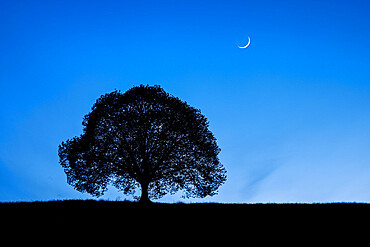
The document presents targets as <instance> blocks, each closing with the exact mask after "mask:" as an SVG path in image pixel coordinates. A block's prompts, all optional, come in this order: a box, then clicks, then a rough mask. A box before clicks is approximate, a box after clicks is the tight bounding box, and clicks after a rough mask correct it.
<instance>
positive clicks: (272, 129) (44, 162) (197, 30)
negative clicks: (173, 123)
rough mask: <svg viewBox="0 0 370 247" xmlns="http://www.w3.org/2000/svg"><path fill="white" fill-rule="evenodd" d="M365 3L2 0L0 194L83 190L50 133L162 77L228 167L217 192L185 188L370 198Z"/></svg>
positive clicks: (61, 134) (235, 194)
mask: <svg viewBox="0 0 370 247" xmlns="http://www.w3.org/2000/svg"><path fill="white" fill-rule="evenodd" d="M369 12H370V4H369V1H357V0H348V1H340V0H335V1H334V0H333V1H326V0H317V1H312V0H309V1H295V0H294V1H284V0H282V1H246V0H244V1H231V0H228V1H215V0H212V1H200V0H196V1H189V0H187V1H140V0H135V1H118V0H117V1H109V0H104V1H92V0H89V1H87V0H86V1H77V0H73V1H37V0H34V1H21V0H20V1H6V0H1V1H0V86H1V97H0V106H1V107H0V201H14V200H26V201H30V200H52V199H72V198H75V199H78V198H91V196H90V195H88V194H81V193H80V192H77V191H75V190H74V189H73V188H72V187H71V186H70V185H68V184H67V182H66V175H65V173H64V171H63V169H62V167H61V166H60V165H59V164H58V154H57V151H58V145H59V144H60V143H61V142H62V141H65V140H67V139H69V138H72V137H74V136H77V135H80V134H81V133H82V125H81V123H82V118H83V116H84V115H85V114H87V113H88V112H89V111H90V109H91V107H92V105H93V104H94V102H95V101H96V99H97V98H99V97H100V95H102V94H105V93H108V92H111V91H113V90H114V89H115V88H117V89H120V90H121V91H123V92H125V91H126V90H128V89H129V88H131V87H132V86H135V85H139V84H150V85H154V84H159V85H161V86H162V87H163V88H164V89H165V90H166V91H167V92H169V93H171V94H173V95H175V96H177V97H179V98H180V99H182V100H184V101H187V102H188V103H189V104H190V105H192V106H194V107H196V108H199V109H201V111H202V113H203V114H204V115H205V116H206V117H207V118H208V120H209V122H210V129H211V131H212V132H213V133H214V135H215V137H216V138H217V140H218V144H219V146H220V148H221V153H220V159H221V162H222V163H223V164H224V166H225V167H226V169H227V171H228V180H227V181H226V183H225V184H224V185H223V186H222V187H220V190H219V194H218V195H217V196H214V197H207V198H205V199H203V200H199V199H192V200H184V201H216V202H331V201H357V202H370V28H369V27H370V15H369ZM248 36H250V38H251V44H250V46H249V47H248V48H247V49H239V48H238V45H240V46H241V45H245V44H246V43H247V41H248ZM102 198H103V199H111V200H115V199H125V196H123V195H122V194H120V193H119V192H117V191H116V190H115V189H114V188H110V189H109V190H108V191H107V193H106V195H104V196H103V197H102ZM179 198H180V197H179V196H178V195H174V196H165V197H164V198H163V199H161V200H160V201H168V202H172V201H177V200H179Z"/></svg>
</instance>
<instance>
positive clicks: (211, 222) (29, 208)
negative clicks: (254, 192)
mask: <svg viewBox="0 0 370 247" xmlns="http://www.w3.org/2000/svg"><path fill="white" fill-rule="evenodd" d="M369 212H370V205H369V204H364V203H328V204H220V203H194V204H185V203H176V204H167V203H152V204H149V205H142V204H139V203H136V202H130V201H102V200H99V201H96V200H66V201H46V202H17V203H0V215H1V216H3V217H2V218H3V219H6V220H8V221H10V222H8V225H9V224H10V225H14V227H15V228H14V229H19V227H24V226H26V228H27V229H33V228H34V227H35V226H36V225H40V226H45V228H46V229H52V231H55V229H60V230H59V231H61V232H63V234H64V231H65V234H67V233H68V232H69V233H70V232H75V233H76V234H78V235H79V234H80V231H83V232H89V234H90V232H94V231H97V232H99V234H92V235H91V238H92V239H94V238H95V237H97V236H100V235H101V234H103V235H102V236H105V235H104V234H108V235H109V236H125V237H127V238H129V237H130V236H134V235H135V234H137V233H138V232H141V234H143V235H148V236H149V237H147V238H149V239H151V240H153V239H156V240H158V241H159V240H162V239H164V240H166V239H167V237H171V236H172V237H173V236H175V238H176V242H177V243H184V241H185V243H190V244H192V243H193V242H194V241H195V242H196V243H199V241H200V240H196V239H201V241H202V243H205V244H206V243H208V242H209V241H211V242H213V243H219V242H220V241H222V242H223V243H229V245H231V246H233V245H234V244H233V243H234V242H233V241H236V242H235V244H237V242H238V243H242V244H243V246H244V243H245V245H246V246H251V245H252V246H265V245H266V244H278V243H282V244H284V246H286V244H288V246H290V245H292V246H303V244H306V245H307V244H313V245H315V246H316V245H317V246H324V245H323V244H325V245H328V246H333V244H334V243H335V244H341V245H343V244H350V245H351V246H355V244H358V243H362V241H363V240H364V239H365V240H366V239H367V236H368V233H367V231H368V227H367V226H368V222H369V218H370V217H369V215H370V214H369ZM4 216H5V217H4ZM13 216H14V217H13ZM14 219H17V220H14ZM35 222H36V224H35ZM3 223H4V222H3ZM65 226H66V227H67V228H66V229H65ZM57 232H58V231H57ZM100 232H101V233H100ZM95 235H96V236H95ZM108 239H109V238H108ZM136 239H137V238H136ZM145 239H146V238H143V240H145ZM139 240H141V239H140V238H139V239H137V241H139ZM153 241H154V240H153ZM243 241H244V242H243ZM207 245H209V244H207Z"/></svg>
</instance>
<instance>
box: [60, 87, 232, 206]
mask: <svg viewBox="0 0 370 247" xmlns="http://www.w3.org/2000/svg"><path fill="white" fill-rule="evenodd" d="M82 124H83V126H84V128H83V134H82V135H81V136H79V137H74V138H72V139H70V140H67V141H65V142H62V143H61V145H60V146H59V158H60V164H61V165H62V166H63V168H64V171H65V173H66V175H67V182H68V183H69V184H70V185H72V186H73V187H74V188H75V189H77V190H78V191H81V192H88V193H90V194H92V195H94V196H101V195H102V194H103V193H104V192H105V191H106V189H107V185H108V184H109V183H111V184H113V185H114V186H115V187H117V188H118V189H120V190H121V191H122V192H123V193H124V194H133V193H134V192H135V189H136V188H137V187H138V186H139V185H140V186H141V190H142V197H141V199H142V200H145V199H146V198H151V199H157V198H160V197H162V196H163V195H165V194H167V193H175V192H177V191H179V190H183V191H184V192H185V197H201V198H203V197H205V196H208V195H209V196H212V195H214V194H216V192H217V189H218V188H219V186H220V185H222V184H223V183H224V182H225V181H226V170H225V168H224V167H223V165H222V164H221V163H220V161H219V159H218V157H217V155H218V154H219V152H220V149H219V147H218V146H217V143H216V139H215V137H214V136H213V134H212V132H211V131H210V130H209V129H208V126H209V124H208V121H207V119H206V118H205V117H204V116H203V115H202V114H201V112H200V110H198V109H195V108H194V107H191V106H189V105H188V104H187V103H186V102H183V101H181V100H180V99H179V98H176V97H174V96H172V95H170V94H168V93H166V92H165V91H164V90H163V89H162V88H161V87H160V86H144V85H140V86H138V87H133V88H131V89H130V90H128V91H127V92H126V93H124V94H122V93H121V92H120V91H114V92H111V93H108V94H105V95H102V96H101V97H100V98H99V99H98V100H97V101H96V103H95V104H94V105H93V107H92V111H91V112H90V113H89V114H87V115H86V116H85V117H84V119H83V123H82ZM148 200H149V199H148Z"/></svg>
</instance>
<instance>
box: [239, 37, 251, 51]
mask: <svg viewBox="0 0 370 247" xmlns="http://www.w3.org/2000/svg"><path fill="white" fill-rule="evenodd" d="M250 43H251V38H249V36H248V44H246V45H245V46H238V47H239V48H241V49H245V48H247V47H248V46H249V45H250Z"/></svg>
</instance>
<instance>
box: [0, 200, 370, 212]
mask: <svg viewBox="0 0 370 247" xmlns="http://www.w3.org/2000/svg"><path fill="white" fill-rule="evenodd" d="M0 209H122V210H123V209H141V210H152V209H154V210H156V209H159V210H160V209H166V210H172V209H178V210H213V209H217V210H238V211H239V210H243V211H246V212H247V211H260V210H261V211H265V212H269V211H270V212H291V213H294V212H296V213H299V212H300V211H301V212H302V213H303V212H304V211H306V212H311V211H312V212H313V211H316V212H321V211H330V210H334V211H336V210H345V211H347V212H349V211H354V210H366V211H367V210H370V204H368V203H312V204H310V203H150V204H140V203H138V202H132V201H104V200H56V201H34V202H2V203H0Z"/></svg>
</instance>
